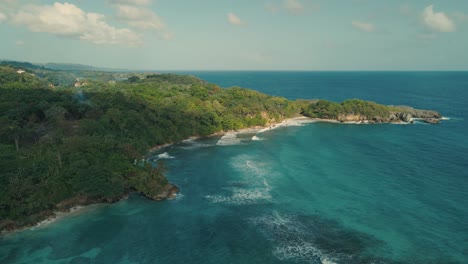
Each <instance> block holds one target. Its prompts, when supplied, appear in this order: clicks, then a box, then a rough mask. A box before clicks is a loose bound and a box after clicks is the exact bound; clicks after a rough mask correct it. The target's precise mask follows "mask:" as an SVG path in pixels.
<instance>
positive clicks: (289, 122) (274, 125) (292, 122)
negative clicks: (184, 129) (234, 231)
mask: <svg viewBox="0 0 468 264" xmlns="http://www.w3.org/2000/svg"><path fill="white" fill-rule="evenodd" d="M416 120H417V119H415V120H414V121H416ZM441 120H445V119H444V118H441ZM318 122H323V123H334V124H348V125H368V124H369V125H373V124H401V125H406V124H411V123H412V122H413V120H411V121H410V122H404V121H389V122H374V121H370V120H363V121H340V120H336V119H325V118H312V117H307V116H303V115H300V116H295V117H289V118H285V119H283V120H281V121H280V122H269V123H267V124H266V125H264V126H252V127H246V128H240V129H237V130H224V131H218V132H214V133H212V134H210V135H207V136H190V137H188V138H186V139H183V140H181V141H178V142H171V143H164V144H161V145H156V146H154V147H152V148H150V150H149V151H148V153H153V152H157V151H159V150H161V149H164V148H167V147H170V146H173V145H175V144H178V143H180V142H184V141H190V140H196V139H201V138H209V137H217V136H224V135H226V134H228V133H235V134H247V133H253V134H259V133H263V132H266V131H270V130H274V129H278V128H281V127H289V126H302V125H303V124H310V123H318Z"/></svg>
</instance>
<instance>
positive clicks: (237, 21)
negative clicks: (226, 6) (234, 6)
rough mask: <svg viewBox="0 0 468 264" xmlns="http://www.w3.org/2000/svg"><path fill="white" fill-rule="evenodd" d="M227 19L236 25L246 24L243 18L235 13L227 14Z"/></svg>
mask: <svg viewBox="0 0 468 264" xmlns="http://www.w3.org/2000/svg"><path fill="white" fill-rule="evenodd" d="M227 20H228V22H229V23H231V24H232V25H236V26H241V25H243V24H244V22H242V20H241V19H240V18H239V17H238V16H237V15H236V14H234V13H229V14H227Z"/></svg>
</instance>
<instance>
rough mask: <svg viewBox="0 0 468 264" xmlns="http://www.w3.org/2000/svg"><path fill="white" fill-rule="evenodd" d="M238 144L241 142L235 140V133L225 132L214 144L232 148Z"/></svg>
mask: <svg viewBox="0 0 468 264" xmlns="http://www.w3.org/2000/svg"><path fill="white" fill-rule="evenodd" d="M239 144H241V140H240V139H238V138H237V133H236V132H227V133H226V134H224V136H222V137H221V138H220V139H219V140H218V142H217V143H216V145H218V146H232V145H239Z"/></svg>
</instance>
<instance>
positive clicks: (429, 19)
mask: <svg viewBox="0 0 468 264" xmlns="http://www.w3.org/2000/svg"><path fill="white" fill-rule="evenodd" d="M433 8H434V6H433V5H430V6H428V7H426V8H425V9H424V11H423V13H422V19H423V23H424V24H425V25H426V26H427V27H429V28H430V29H432V30H435V31H439V32H453V31H455V24H454V23H453V21H452V20H450V18H448V17H447V16H446V15H445V13H443V12H439V13H434V10H433Z"/></svg>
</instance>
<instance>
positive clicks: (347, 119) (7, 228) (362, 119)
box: [0, 106, 443, 234]
mask: <svg viewBox="0 0 468 264" xmlns="http://www.w3.org/2000/svg"><path fill="white" fill-rule="evenodd" d="M395 108H397V109H398V111H394V112H391V114H390V116H387V117H378V116H376V117H372V118H369V117H366V116H362V115H355V114H346V115H344V114H343V115H339V116H338V118H336V119H321V118H310V117H306V116H297V117H293V118H286V119H283V120H281V121H279V122H278V121H276V120H269V121H268V122H267V124H266V125H265V126H255V127H250V128H244V129H239V130H236V131H231V132H236V133H239V132H240V133H241V132H242V131H257V132H264V131H267V130H271V129H275V128H278V127H283V126H288V125H291V124H292V125H294V124H302V123H310V122H331V123H346V124H379V123H399V124H401V123H414V121H415V120H420V121H422V122H425V123H429V124H438V123H439V122H440V120H442V119H443V117H442V115H441V114H440V113H438V112H436V111H431V110H418V109H414V108H412V107H409V106H397V107H395ZM228 132H230V131H219V132H215V133H213V134H211V135H209V136H208V137H211V136H222V135H224V134H226V133H228ZM198 138H201V137H200V136H192V137H190V138H189V139H198ZM173 144H175V143H166V144H163V145H158V146H155V147H153V148H151V149H150V150H149V153H151V152H154V151H157V150H160V149H162V148H166V147H169V146H171V145H173ZM179 191H180V189H179V187H177V186H175V185H173V184H171V183H168V184H167V185H166V186H165V187H163V190H162V191H161V192H160V193H158V194H157V195H155V196H147V195H144V194H141V195H143V196H145V197H146V198H148V199H151V200H154V201H163V200H167V199H174V198H175V197H176V195H177V193H178V192H179ZM134 192H135V191H134V190H128V191H127V192H126V193H125V194H124V195H123V196H121V197H115V198H108V197H100V198H90V197H85V196H77V197H74V198H71V199H67V200H64V201H62V202H60V203H58V204H57V205H56V206H55V208H54V209H51V210H45V211H42V212H40V213H37V214H34V215H31V216H30V218H29V219H30V220H29V221H28V222H27V223H26V222H16V221H13V220H9V219H7V220H0V230H1V233H0V234H5V233H11V232H15V231H19V230H24V229H27V228H31V227H34V226H37V225H39V224H40V223H42V222H44V221H48V220H51V219H55V218H56V217H57V214H63V213H69V212H72V211H74V208H77V207H82V206H88V205H93V204H109V203H116V202H118V201H120V200H123V199H126V198H127V197H128V195H129V194H130V193H134Z"/></svg>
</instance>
